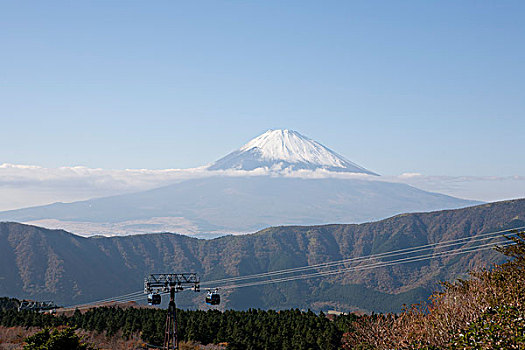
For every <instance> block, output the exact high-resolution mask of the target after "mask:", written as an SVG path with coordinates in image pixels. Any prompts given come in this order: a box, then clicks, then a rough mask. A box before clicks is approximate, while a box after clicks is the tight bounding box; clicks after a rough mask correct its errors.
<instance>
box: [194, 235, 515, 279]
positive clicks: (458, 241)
mask: <svg viewBox="0 0 525 350" xmlns="http://www.w3.org/2000/svg"><path fill="white" fill-rule="evenodd" d="M508 231H510V230H505V231H497V232H490V233H486V234H480V235H476V236H470V237H465V238H459V239H455V240H449V241H443V242H438V243H430V244H425V245H421V246H416V247H411V248H403V249H397V250H394V251H390V252H384V253H377V254H370V255H365V256H360V257H354V258H347V259H342V260H336V261H330V262H324V263H319V264H314V265H307V266H301V267H295V268H290V269H284V270H277V271H270V272H263V273H258V274H252V275H247V276H239V277H229V278H224V279H220V280H214V281H207V282H203V283H201V284H202V285H213V284H220V283H225V282H234V281H239V280H246V279H254V278H262V277H269V276H274V275H282V274H288V273H295V272H299V271H303V270H310V269H315V268H322V267H329V266H336V265H342V264H345V263H348V262H355V261H361V260H371V259H375V258H379V257H383V258H384V257H390V256H396V255H402V254H412V253H414V252H419V251H424V250H428V249H430V248H436V249H439V248H443V247H449V246H454V245H458V244H462V243H466V244H468V243H472V242H478V241H485V240H490V239H494V238H495V237H493V236H496V235H500V234H501V233H503V232H508ZM486 236H491V237H486ZM478 237H484V238H478ZM466 240H468V242H464V241H466Z"/></svg>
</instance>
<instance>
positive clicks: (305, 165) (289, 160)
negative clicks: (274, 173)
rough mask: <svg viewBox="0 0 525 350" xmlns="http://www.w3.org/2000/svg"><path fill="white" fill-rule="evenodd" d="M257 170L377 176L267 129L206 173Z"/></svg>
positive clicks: (288, 133)
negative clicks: (318, 171)
mask: <svg viewBox="0 0 525 350" xmlns="http://www.w3.org/2000/svg"><path fill="white" fill-rule="evenodd" d="M257 168H268V169H289V170H292V171H293V170H300V169H306V170H317V169H324V170H328V171H333V172H348V173H360V174H369V175H377V174H375V173H373V172H371V171H369V170H367V169H365V168H363V167H361V166H359V165H357V164H355V163H352V162H351V161H349V160H348V159H346V158H344V157H343V156H341V155H339V154H337V153H335V152H334V151H332V150H330V149H328V148H327V147H325V146H323V145H321V144H320V143H318V142H317V141H314V140H312V139H309V138H308V137H306V136H303V135H301V134H300V133H298V132H297V131H293V130H287V129H284V130H268V131H267V132H265V133H264V134H262V135H260V136H258V137H256V138H254V139H253V140H251V141H250V142H248V143H247V144H245V145H244V146H242V147H241V148H240V149H238V150H236V151H234V152H232V153H230V154H228V155H227V156H225V157H224V158H221V159H219V160H218V161H216V162H215V163H213V164H211V165H210V166H209V167H208V169H209V170H227V169H236V170H254V169H257Z"/></svg>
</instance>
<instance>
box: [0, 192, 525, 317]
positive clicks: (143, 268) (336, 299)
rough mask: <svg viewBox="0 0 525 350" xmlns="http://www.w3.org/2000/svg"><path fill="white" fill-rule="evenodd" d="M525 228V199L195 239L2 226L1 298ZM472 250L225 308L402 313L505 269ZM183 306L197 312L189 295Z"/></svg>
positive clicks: (299, 286)
mask: <svg viewBox="0 0 525 350" xmlns="http://www.w3.org/2000/svg"><path fill="white" fill-rule="evenodd" d="M524 225H525V200H514V201H505V202H499V203H492V204H486V205H481V206H476V207H470V208H465V209H459V210H447V211H439V212H431V213H420V214H406V215H399V216H396V217H393V218H389V219H386V220H382V221H379V222H374V223H367V224H360V225H325V226H308V227H299V226H295V227H274V228H269V229H266V230H263V231H260V232H258V233H255V234H250V235H243V236H226V237H221V238H217V239H213V240H199V239H195V238H189V237H186V236H182V235H176V234H150V235H138V236H127V237H110V238H109V237H92V238H82V237H79V236H75V235H73V234H70V233H67V232H65V231H60V230H47V229H43V228H39V227H34V226H28V225H23V224H17V223H0V295H8V296H13V297H19V298H34V299H39V300H46V299H51V300H55V301H56V302H57V303H59V304H69V303H80V302H86V301H92V300H97V299H102V298H108V297H112V296H118V295H122V294H126V293H129V292H134V291H137V290H139V291H140V290H141V289H142V285H143V279H144V276H146V275H147V274H150V273H165V272H190V271H191V272H197V273H198V274H199V275H200V276H201V279H202V281H209V280H215V279H218V278H224V277H229V276H239V275H246V274H254V273H259V272H266V271H273V270H279V269H286V268H292V267H299V266H304V265H311V264H317V263H322V262H329V261H334V260H340V259H345V258H351V257H358V256H363V255H367V254H374V253H381V252H388V251H391V250H394V249H401V248H406V247H412V246H420V245H423V244H427V243H433V242H440V241H445V240H451V239H456V238H461V237H468V236H471V235H474V234H478V233H483V232H492V231H496V230H500V229H504V228H510V227H519V226H524ZM502 259H503V257H502V255H500V254H498V253H496V252H493V251H488V250H487V251H478V252H473V253H469V254H464V255H458V256H451V257H444V258H440V259H434V260H426V261H420V262H414V263H410V264H403V265H397V266H389V267H383V268H379V269H370V270H363V271H360V272H353V273H346V274H340V275H334V276H332V277H325V278H317V279H311V280H303V281H293V282H286V283H281V284H274V285H267V286H262V287H246V288H240V289H236V290H233V291H228V292H225V293H224V294H223V296H224V304H223V305H224V307H227V308H237V309H247V308H253V307H254V308H258V307H261V308H277V309H284V308H292V307H298V308H305V309H306V308H311V309H313V310H320V309H324V310H326V309H329V308H338V309H346V310H351V309H356V308H361V309H365V310H375V311H398V310H400V309H401V307H402V304H403V303H407V304H410V303H412V302H417V301H421V300H425V299H426V297H427V296H428V295H429V294H430V291H431V290H432V289H433V288H435V286H436V282H437V281H440V280H454V279H456V278H458V277H464V276H466V273H467V272H468V271H469V270H471V269H475V268H481V267H483V266H489V265H490V264H492V263H494V262H501V261H502ZM184 294H185V293H182V294H181V299H180V300H179V305H181V306H183V307H191V308H200V307H202V300H201V299H200V297H199V298H198V300H197V301H198V303H197V304H196V303H195V301H194V300H192V299H191V298H190V297H193V295H188V296H187V297H186V298H184V297H183V295H184Z"/></svg>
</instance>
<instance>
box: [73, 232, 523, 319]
mask: <svg viewBox="0 0 525 350" xmlns="http://www.w3.org/2000/svg"><path fill="white" fill-rule="evenodd" d="M502 242H506V243H507V244H503V245H501V246H503V247H504V246H508V245H512V244H513V243H508V241H501V242H497V243H489V244H485V245H482V246H477V247H471V248H460V249H456V250H452V251H445V252H440V253H432V254H420V255H417V256H413V257H410V258H403V259H397V260H392V261H386V262H378V263H372V264H365V265H359V266H354V267H349V268H343V269H337V270H329V271H323V272H317V273H310V274H303V275H299V276H290V277H285V278H279V279H270V280H264V281H256V282H249V283H245V284H238V285H229V286H223V287H221V289H224V290H227V289H237V288H243V287H251V286H260V285H266V284H274V283H283V282H290V281H295V280H303V279H310V278H317V277H327V276H331V275H335V274H340V273H346V272H352V271H360V270H367V269H375V268H381V267H388V266H394V265H399V264H406V263H411V262H417V261H423V260H429V259H434V258H440V257H445V256H453V255H458V254H466V253H473V252H477V251H482V250H487V249H492V248H493V247H494V245H495V244H498V243H502ZM137 293H143V292H137ZM162 294H166V293H162ZM133 299H134V298H132V299H129V300H121V302H124V301H131V300H133ZM91 307H93V305H92V304H83V305H81V306H77V307H71V308H68V310H69V309H71V310H73V309H79V310H82V309H88V308H91Z"/></svg>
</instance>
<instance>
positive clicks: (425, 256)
mask: <svg viewBox="0 0 525 350" xmlns="http://www.w3.org/2000/svg"><path fill="white" fill-rule="evenodd" d="M502 242H507V241H502ZM498 243H500V242H498ZM512 244H513V243H508V244H503V245H501V246H507V245H512ZM493 247H494V244H493V243H489V244H485V245H481V246H477V247H474V248H462V249H456V250H452V251H448V252H441V253H432V254H422V255H419V256H414V257H410V258H403V259H397V260H392V261H384V262H379V263H374V264H368V265H358V266H353V267H347V268H343V269H337V270H329V271H322V272H316V273H310V274H303V275H299V276H290V277H284V278H277V279H270V280H264V281H256V282H248V283H245V284H237V285H230V286H222V287H221V289H236V288H241V287H251V286H260V285H265V284H273V283H282V282H289V281H295V280H301V279H309V278H315V277H326V276H330V275H335V274H340V273H345V272H353V271H360V270H368V269H375V268H380V267H387V266H393V265H399V264H407V263H411V262H417V261H422V260H429V259H434V258H440V257H446V256H452V255H458V254H466V253H473V252H477V251H482V250H487V249H492V248H493Z"/></svg>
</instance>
